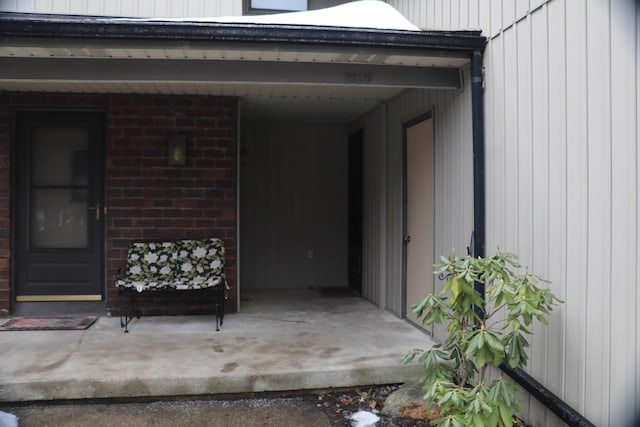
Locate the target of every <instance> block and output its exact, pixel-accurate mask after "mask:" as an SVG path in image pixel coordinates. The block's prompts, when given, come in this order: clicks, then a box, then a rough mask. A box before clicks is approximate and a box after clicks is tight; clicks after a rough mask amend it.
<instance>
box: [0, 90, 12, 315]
mask: <svg viewBox="0 0 640 427" xmlns="http://www.w3.org/2000/svg"><path fill="white" fill-rule="evenodd" d="M6 101H7V97H6V96H3V95H2V94H0V310H7V311H8V310H10V307H11V250H10V248H11V135H10V129H11V116H10V113H9V108H8V106H7V102H6Z"/></svg>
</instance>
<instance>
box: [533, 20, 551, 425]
mask: <svg viewBox="0 0 640 427" xmlns="http://www.w3.org/2000/svg"><path fill="white" fill-rule="evenodd" d="M530 20H531V101H532V120H531V123H532V129H531V130H532V151H533V156H532V158H533V162H532V184H533V188H532V194H533V202H532V208H531V212H532V214H533V218H532V223H533V229H532V233H533V240H532V241H533V248H532V249H533V254H532V264H531V268H532V271H533V272H534V273H536V274H540V275H542V276H544V277H549V258H548V254H549V213H550V212H549V211H550V205H549V189H550V188H549V175H550V170H549V123H548V110H549V102H548V96H549V81H548V68H549V64H548V58H549V52H548V50H547V47H548V40H547V35H548V33H549V31H548V28H547V10H546V9H543V10H540V11H538V12H537V13H535V14H533V15H531V16H530ZM549 333H550V331H549V328H547V327H545V326H544V325H540V324H537V325H536V328H535V334H534V335H533V337H531V340H530V341H531V360H530V361H529V365H530V367H531V368H530V371H531V375H532V376H533V377H534V378H539V379H540V380H544V381H545V383H546V374H547V354H548V350H549V349H548V347H547V337H548V334H549ZM531 407H532V408H531V410H530V417H529V422H531V423H532V424H534V425H537V424H539V425H547V422H546V417H545V412H546V411H545V407H544V405H542V404H541V403H540V402H538V401H537V400H534V399H532V401H531Z"/></svg>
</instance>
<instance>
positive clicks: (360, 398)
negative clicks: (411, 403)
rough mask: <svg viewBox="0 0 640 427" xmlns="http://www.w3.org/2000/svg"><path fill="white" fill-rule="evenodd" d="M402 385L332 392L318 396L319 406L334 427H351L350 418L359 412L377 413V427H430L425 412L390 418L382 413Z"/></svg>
mask: <svg viewBox="0 0 640 427" xmlns="http://www.w3.org/2000/svg"><path fill="white" fill-rule="evenodd" d="M399 386H400V385H399V384H398V385H385V386H373V387H363V388H360V389H356V390H348V391H332V392H329V393H323V394H320V395H319V396H318V406H319V407H321V408H322V409H323V410H324V412H325V414H326V415H327V417H328V418H329V420H330V421H331V425H332V426H334V427H351V425H352V423H351V420H350V417H351V415H352V414H354V413H356V412H358V411H369V412H375V413H376V415H378V416H379V417H380V421H378V423H377V424H376V427H429V426H431V424H429V422H428V421H427V420H425V419H420V418H421V417H423V416H424V415H425V414H424V411H422V412H421V410H422V409H421V408H415V412H414V413H412V414H411V415H413V416H418V417H419V418H411V417H409V416H406V417H399V416H395V417H394V416H389V415H383V414H381V413H380V411H381V410H382V408H383V407H384V402H385V400H386V398H387V396H389V394H391V393H392V392H393V391H395V390H396V389H397V388H398V387H399Z"/></svg>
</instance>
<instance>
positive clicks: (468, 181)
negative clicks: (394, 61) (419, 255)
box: [359, 70, 473, 315]
mask: <svg viewBox="0 0 640 427" xmlns="http://www.w3.org/2000/svg"><path fill="white" fill-rule="evenodd" d="M464 80H465V82H466V83H465V84H466V85H467V86H466V87H467V90H465V91H464V92H459V91H452V90H409V91H407V92H405V93H404V94H402V95H400V96H398V97H396V98H395V99H393V100H391V101H390V102H388V103H386V104H384V106H383V107H380V108H379V109H377V110H374V111H373V112H372V113H370V115H368V116H367V117H366V118H365V119H364V120H363V122H362V124H361V125H362V126H363V127H364V130H365V134H364V135H365V140H364V152H365V156H364V157H365V163H364V170H365V184H364V185H365V202H364V206H365V210H364V222H365V231H364V234H365V236H366V235H368V234H369V233H378V230H379V229H380V228H381V227H382V228H383V230H382V231H381V232H380V236H381V237H380V239H379V240H377V239H376V240H377V243H378V245H375V244H373V245H371V244H369V245H368V244H365V250H364V251H365V253H364V262H363V271H364V277H365V284H364V286H363V289H364V292H365V297H367V298H369V299H372V300H373V301H376V302H378V303H379V304H381V306H382V307H383V308H386V309H388V310H390V311H392V312H394V313H396V314H397V315H400V314H401V313H402V298H403V289H402V272H403V259H402V248H403V240H402V237H403V236H402V222H403V196H402V192H403V187H402V180H403V169H402V168H403V165H402V131H403V124H404V123H406V122H407V121H409V120H411V119H414V118H415V117H417V116H419V115H421V114H423V113H425V112H427V111H432V112H433V118H434V131H435V136H434V144H435V153H434V154H435V159H434V163H435V224H436V227H435V240H436V241H435V254H436V258H437V257H439V255H440V254H445V255H446V254H448V253H449V252H450V251H451V250H452V249H455V250H456V252H457V253H458V254H460V255H464V254H466V247H467V246H468V245H469V239H470V237H471V231H472V229H473V169H472V162H473V156H472V144H471V142H472V137H471V131H472V128H471V91H470V90H469V89H468V88H469V86H468V83H469V72H468V70H467V71H465V72H464ZM385 112H386V117H384V116H383V115H384V113H385ZM380 120H384V123H385V125H384V127H385V128H386V139H387V143H386V148H385V150H384V151H383V150H380V148H379V146H378V144H379V139H378V138H376V137H373V139H372V137H371V135H372V134H373V133H374V129H375V131H377V132H380V131H383V129H381V128H382V126H380V124H379V122H380ZM359 125H360V124H359ZM385 157H386V158H385ZM381 163H382V164H383V165H384V168H383V170H382V171H381V174H380V175H376V174H375V172H374V171H377V170H378V167H379V165H381ZM385 177H386V180H384V178H385ZM381 178H382V179H381ZM376 187H378V188H377V190H376V189H375V188H376ZM371 197H373V198H374V200H375V202H372V200H370V199H369V198H371ZM379 203H383V204H384V206H385V211H384V212H380V211H379V207H380V204H379ZM368 239H370V238H368ZM370 241H371V240H370ZM378 259H382V260H383V262H384V267H383V268H382V269H381V268H380V266H379V264H377V262H376V261H377V260H378ZM434 261H435V260H425V262H428V263H430V264H433V262H434ZM377 274H384V276H383V277H381V278H378V279H374V278H376V277H377V276H376V275H377ZM366 278H371V279H370V280H381V281H382V282H381V283H380V286H381V289H383V290H384V295H382V296H379V295H377V289H376V288H375V285H372V284H371V285H370V284H368V281H367V280H366ZM436 286H438V283H437V280H436ZM368 289H371V292H372V294H370V295H367V294H366V292H367V290H368ZM416 302H417V301H416Z"/></svg>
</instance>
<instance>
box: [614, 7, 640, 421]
mask: <svg viewBox="0 0 640 427" xmlns="http://www.w3.org/2000/svg"><path fill="white" fill-rule="evenodd" d="M636 8H637V2H636V5H635V6H634V4H633V2H620V1H611V28H610V29H611V45H610V46H611V73H612V75H611V146H612V147H611V156H612V159H611V160H612V161H611V164H612V176H611V189H612V195H611V214H612V217H611V240H612V242H614V244H613V245H612V248H611V250H612V253H611V286H610V287H609V289H608V291H609V292H610V293H611V307H612V310H611V327H610V328H611V350H610V351H611V361H610V364H611V376H610V380H609V388H610V390H611V395H610V402H611V411H610V417H609V420H608V424H609V425H611V426H622V425H632V422H633V420H632V416H633V410H632V409H631V408H634V407H636V408H637V406H636V405H637V402H638V399H639V398H640V396H637V395H636V390H635V389H634V386H633V383H634V381H632V379H633V375H630V373H631V372H634V371H635V369H636V366H635V364H636V359H637V358H638V354H639V353H638V352H637V351H636V346H637V345H638V340H639V334H638V330H637V329H636V322H637V317H638V315H637V306H636V298H635V297H634V298H631V297H629V296H631V295H634V294H636V295H637V293H638V290H637V283H638V275H637V269H638V267H637V263H636V259H637V257H638V248H637V239H638V228H637V227H638V225H637V222H636V221H637V218H638V205H637V204H638V192H639V191H640V188H639V187H638V182H637V181H636V176H637V171H638V159H637V152H638V149H637V142H638V137H637V134H636V114H637V110H636V109H637V104H636V102H637V101H636V102H634V99H633V98H634V97H633V96H630V94H633V93H635V91H637V90H638V81H637V79H636V72H637V68H638V64H637V60H638V59H637V56H636V51H635V49H634V47H636V46H635V45H636V40H635V36H636V34H635V33H636V10H635V9H636ZM636 48H637V47H636ZM634 354H635V355H636V356H635V357H634ZM638 374H639V373H638V372H637V371H636V378H637V376H638ZM636 382H638V380H637V379H636Z"/></svg>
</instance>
